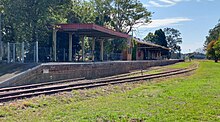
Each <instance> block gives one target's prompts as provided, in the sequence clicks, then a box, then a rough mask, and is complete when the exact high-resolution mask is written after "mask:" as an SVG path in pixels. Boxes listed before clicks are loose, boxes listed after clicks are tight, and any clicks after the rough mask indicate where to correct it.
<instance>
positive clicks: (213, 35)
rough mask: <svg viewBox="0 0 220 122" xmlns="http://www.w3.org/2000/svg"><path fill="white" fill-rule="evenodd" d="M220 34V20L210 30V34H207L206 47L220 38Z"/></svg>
mask: <svg viewBox="0 0 220 122" xmlns="http://www.w3.org/2000/svg"><path fill="white" fill-rule="evenodd" d="M219 35H220V20H219V21H218V23H217V24H216V25H215V27H214V28H213V29H210V30H209V35H208V36H206V41H205V43H204V47H205V48H206V47H207V46H208V44H209V43H210V42H211V41H213V40H217V39H218V38H219Z"/></svg>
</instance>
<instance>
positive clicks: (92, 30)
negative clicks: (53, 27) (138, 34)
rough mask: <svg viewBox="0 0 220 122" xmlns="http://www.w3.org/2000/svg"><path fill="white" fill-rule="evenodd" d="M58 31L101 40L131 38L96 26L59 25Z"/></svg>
mask: <svg viewBox="0 0 220 122" xmlns="http://www.w3.org/2000/svg"><path fill="white" fill-rule="evenodd" d="M58 31H64V32H74V33H75V34H76V35H78V36H87V37H100V38H125V39H128V38H129V37H130V36H129V35H128V34H125V33H121V32H117V31H114V30H111V29H108V28H106V27H102V26H99V25H96V24H58Z"/></svg>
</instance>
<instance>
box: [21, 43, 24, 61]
mask: <svg viewBox="0 0 220 122" xmlns="http://www.w3.org/2000/svg"><path fill="white" fill-rule="evenodd" d="M21 62H22V63H24V42H22V43H21Z"/></svg>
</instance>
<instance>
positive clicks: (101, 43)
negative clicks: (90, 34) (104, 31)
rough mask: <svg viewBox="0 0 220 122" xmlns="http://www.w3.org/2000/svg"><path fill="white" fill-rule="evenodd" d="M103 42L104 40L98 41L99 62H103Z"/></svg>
mask: <svg viewBox="0 0 220 122" xmlns="http://www.w3.org/2000/svg"><path fill="white" fill-rule="evenodd" d="M103 42H104V40H101V41H100V45H101V50H100V60H101V61H103V51H104V47H103Z"/></svg>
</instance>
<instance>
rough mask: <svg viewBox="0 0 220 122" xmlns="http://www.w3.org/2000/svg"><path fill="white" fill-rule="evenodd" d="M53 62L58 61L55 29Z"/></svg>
mask: <svg viewBox="0 0 220 122" xmlns="http://www.w3.org/2000/svg"><path fill="white" fill-rule="evenodd" d="M53 61H57V30H56V29H53Z"/></svg>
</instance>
